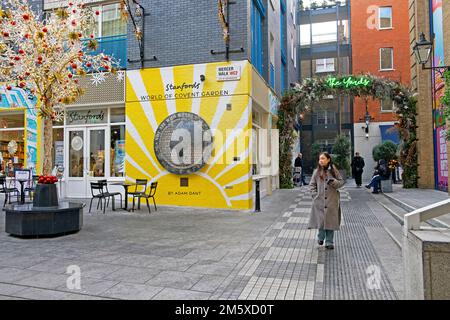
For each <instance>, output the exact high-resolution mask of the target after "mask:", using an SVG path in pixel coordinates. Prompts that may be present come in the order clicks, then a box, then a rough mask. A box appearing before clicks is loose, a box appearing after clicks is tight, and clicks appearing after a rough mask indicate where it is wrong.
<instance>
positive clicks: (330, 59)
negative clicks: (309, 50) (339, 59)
mask: <svg viewBox="0 0 450 320" xmlns="http://www.w3.org/2000/svg"><path fill="white" fill-rule="evenodd" d="M318 61H323V62H324V63H323V66H324V68H323V70H318V68H317V66H318V65H319V64H318V63H317V62H318ZM328 61H333V63H332V64H331V63H328ZM315 63H316V71H315V73H330V72H336V64H335V61H334V58H323V59H316V60H315ZM331 65H333V69H331V68H328V66H331Z"/></svg>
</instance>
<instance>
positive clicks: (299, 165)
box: [294, 153, 307, 186]
mask: <svg viewBox="0 0 450 320" xmlns="http://www.w3.org/2000/svg"><path fill="white" fill-rule="evenodd" d="M294 172H295V177H296V180H297V181H296V183H297V185H300V186H301V185H304V186H305V185H306V184H307V183H306V182H305V172H304V170H303V155H302V154H301V153H299V154H298V155H297V158H295V161H294Z"/></svg>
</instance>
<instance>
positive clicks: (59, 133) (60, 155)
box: [52, 128, 64, 167]
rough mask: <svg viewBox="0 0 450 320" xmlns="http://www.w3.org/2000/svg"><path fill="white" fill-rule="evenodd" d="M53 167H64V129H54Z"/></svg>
mask: <svg viewBox="0 0 450 320" xmlns="http://www.w3.org/2000/svg"><path fill="white" fill-rule="evenodd" d="M52 161H53V162H52V163H53V166H58V167H64V128H53V155H52Z"/></svg>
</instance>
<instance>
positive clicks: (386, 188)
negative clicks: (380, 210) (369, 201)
mask: <svg viewBox="0 0 450 320" xmlns="http://www.w3.org/2000/svg"><path fill="white" fill-rule="evenodd" d="M381 192H383V193H391V192H392V180H391V179H389V180H381Z"/></svg>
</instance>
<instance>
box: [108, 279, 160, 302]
mask: <svg viewBox="0 0 450 320" xmlns="http://www.w3.org/2000/svg"><path fill="white" fill-rule="evenodd" d="M162 289H163V288H161V287H155V286H150V285H146V284H137V283H125V282H121V283H118V284H116V285H115V286H113V287H112V288H110V289H108V290H106V291H105V292H103V293H102V296H106V297H111V298H117V299H125V300H149V299H151V298H153V297H154V296H155V295H156V294H158V293H159V292H160V291H161V290H162Z"/></svg>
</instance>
